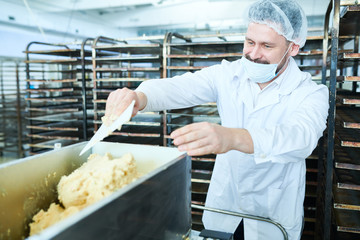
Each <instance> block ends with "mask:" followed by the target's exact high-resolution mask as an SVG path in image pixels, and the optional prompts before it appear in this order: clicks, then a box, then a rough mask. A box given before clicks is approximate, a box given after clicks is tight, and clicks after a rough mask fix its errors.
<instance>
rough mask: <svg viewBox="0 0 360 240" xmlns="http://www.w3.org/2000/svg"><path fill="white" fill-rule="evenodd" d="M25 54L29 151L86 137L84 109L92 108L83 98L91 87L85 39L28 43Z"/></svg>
mask: <svg viewBox="0 0 360 240" xmlns="http://www.w3.org/2000/svg"><path fill="white" fill-rule="evenodd" d="M25 54H26V61H25V63H26V81H27V88H26V102H27V111H28V125H27V128H28V130H29V134H28V136H29V138H30V144H29V145H30V154H37V153H41V152H43V151H46V150H49V149H53V148H54V146H55V144H61V145H64V146H65V145H70V144H73V143H76V142H78V141H80V140H87V139H86V138H87V129H88V124H89V123H88V116H89V117H90V116H91V113H90V112H88V110H87V109H91V108H92V106H91V101H89V99H87V98H88V97H86V96H89V98H91V92H90V91H91V89H92V86H91V84H92V81H91V71H92V70H91V60H90V59H89V58H90V57H91V49H89V41H88V39H87V40H85V41H84V42H83V43H81V42H80V43H71V44H51V43H43V42H31V43H29V44H28V46H27V47H26V51H25ZM87 92H88V93H87ZM89 111H90V110H89Z"/></svg>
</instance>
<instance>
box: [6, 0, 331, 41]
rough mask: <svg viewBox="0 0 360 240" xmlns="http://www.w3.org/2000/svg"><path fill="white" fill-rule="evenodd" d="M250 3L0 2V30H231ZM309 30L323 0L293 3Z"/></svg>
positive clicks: (96, 32)
mask: <svg viewBox="0 0 360 240" xmlns="http://www.w3.org/2000/svg"><path fill="white" fill-rule="evenodd" d="M254 1H255V0H62V1H54V0H52V1H51V0H0V4H1V5H2V6H3V7H2V10H0V15H1V16H0V26H1V25H2V26H6V25H8V26H11V27H22V28H30V29H31V28H32V29H35V28H36V29H38V30H39V31H43V33H51V32H53V33H55V32H62V33H64V32H66V33H67V34H69V35H78V36H80V37H86V36H93V35H99V34H105V35H109V32H112V33H114V34H120V32H127V33H128V34H129V35H142V34H146V35H155V34H162V33H164V32H166V31H178V32H179V31H180V32H183V31H187V32H194V31H196V32H198V31H222V32H224V31H236V30H239V29H241V27H243V24H244V22H243V20H242V16H243V12H244V10H245V9H246V8H247V6H249V4H251V3H253V2H254ZM298 2H299V4H300V5H302V7H303V8H304V11H305V13H306V15H307V16H308V19H309V23H310V24H309V26H311V27H319V26H320V27H322V24H323V18H324V14H325V12H326V8H327V6H328V4H329V0H298Z"/></svg>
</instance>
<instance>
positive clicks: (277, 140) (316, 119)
mask: <svg viewBox="0 0 360 240" xmlns="http://www.w3.org/2000/svg"><path fill="white" fill-rule="evenodd" d="M308 92H311V93H310V94H305V93H308ZM302 93H303V94H304V95H307V96H306V97H305V98H303V100H302V101H301V102H299V103H298V104H297V105H296V106H295V107H296V109H295V110H294V111H293V112H292V114H290V117H288V119H286V120H285V121H283V122H282V123H279V124H277V125H275V126H274V127H271V128H263V129H261V128H251V129H247V130H248V131H249V133H250V135H251V137H252V139H253V143H254V159H255V162H256V163H257V164H258V163H262V162H267V161H272V162H278V163H287V162H297V161H303V160H304V159H305V158H306V157H308V156H309V155H310V154H311V153H312V151H313V150H314V149H315V147H316V145H317V142H318V140H319V138H320V137H321V136H322V135H323V131H324V130H325V128H326V119H327V115H328V108H329V103H328V98H329V93H328V89H327V87H326V86H323V85H322V86H318V88H317V90H315V91H314V90H313V89H311V88H305V89H303V90H302ZM289 104H291V103H289Z"/></svg>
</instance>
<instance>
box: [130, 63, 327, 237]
mask: <svg viewBox="0 0 360 240" xmlns="http://www.w3.org/2000/svg"><path fill="white" fill-rule="evenodd" d="M137 91H141V92H144V93H145V94H146V96H147V97H148V104H147V106H146V108H145V109H144V110H143V111H150V110H151V111H157V110H164V109H175V108H184V107H190V106H194V105H198V104H202V103H207V102H216V103H217V107H218V111H219V114H220V117H221V124H222V126H224V127H230V128H245V129H247V130H248V131H249V133H250V135H251V137H252V139H253V142H254V154H245V153H242V152H239V151H234V150H232V151H229V152H227V153H224V154H218V155H217V158H216V161H215V167H214V171H213V175H212V178H211V183H210V187H209V191H208V196H207V199H206V206H208V207H213V208H218V209H223V210H230V211H234V212H240V213H245V214H251V215H255V216H262V217H266V218H270V219H272V220H274V221H276V222H278V223H280V224H281V225H282V226H283V227H284V228H285V229H286V231H287V233H288V236H289V239H300V234H301V228H302V224H303V216H304V211H303V202H304V196H305V174H306V166H305V158H306V157H308V156H309V155H310V154H311V153H312V151H313V149H314V148H315V147H316V145H317V142H318V139H319V138H320V137H321V136H322V134H323V131H324V129H325V128H326V118H327V114H328V89H327V87H326V86H324V85H317V84H316V83H314V82H313V81H312V80H311V76H310V74H309V73H305V72H302V71H300V69H299V68H298V67H297V65H296V62H295V60H294V59H293V58H290V61H289V65H288V66H287V68H286V70H285V71H284V72H283V73H282V74H281V75H280V76H279V77H278V78H277V79H275V80H274V81H273V82H272V83H271V84H269V85H268V86H267V87H266V88H264V89H263V90H261V91H260V89H259V86H258V85H257V84H256V83H254V82H252V81H250V80H249V79H248V78H247V76H246V74H245V72H244V69H243V67H242V65H241V62H240V60H237V61H234V62H228V61H225V60H224V61H222V63H221V64H219V65H215V66H212V67H208V68H205V69H203V70H201V71H198V72H195V73H186V74H184V75H182V76H177V77H174V78H173V79H158V80H151V81H146V82H143V83H142V84H141V85H140V86H139V88H138V89H137ZM240 220H241V218H238V217H234V216H229V215H224V214H218V213H213V212H208V211H205V212H204V216H203V223H204V226H205V228H206V229H212V230H219V231H225V232H234V231H235V229H236V227H237V226H238V224H239V222H240ZM244 228H245V239H251V240H256V239H266V240H268V239H276V240H278V239H283V237H282V234H281V232H280V231H279V230H278V228H276V227H274V225H271V224H269V223H264V222H259V221H255V220H249V219H244Z"/></svg>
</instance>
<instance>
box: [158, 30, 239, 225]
mask: <svg viewBox="0 0 360 240" xmlns="http://www.w3.org/2000/svg"><path fill="white" fill-rule="evenodd" d="M227 38H229V40H228V39H227ZM230 39H232V40H230ZM242 39H243V35H241V34H236V35H235V34H234V35H228V36H225V35H220V34H219V35H207V36H182V35H180V34H178V33H168V34H167V35H166V36H165V39H164V76H165V77H173V76H176V75H180V74H183V73H186V72H194V71H197V70H200V69H202V68H205V67H208V66H211V65H214V64H218V63H220V62H221V61H222V60H223V59H227V60H229V61H231V60H236V59H239V58H240V57H241V56H242V54H241V52H242V46H243V40H242ZM165 120H166V135H169V134H170V133H171V132H172V131H173V130H175V129H177V128H179V127H182V126H185V125H187V124H189V123H193V122H202V121H207V122H213V123H220V118H219V115H218V112H217V107H216V104H215V103H207V104H203V105H200V106H196V107H193V108H187V109H179V110H170V111H167V112H166V113H165ZM167 146H172V143H171V140H170V139H168V141H167ZM191 160H192V176H191V185H192V191H191V200H192V203H195V204H198V205H200V206H204V204H205V199H206V194H207V191H208V188H209V183H210V178H211V174H212V170H213V167H214V163H215V155H207V156H200V157H192V159H191ZM202 212H203V210H202V209H195V208H193V209H192V219H193V221H192V228H193V229H194V230H201V229H203V228H204V227H203V225H202V221H201V218H202Z"/></svg>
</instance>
